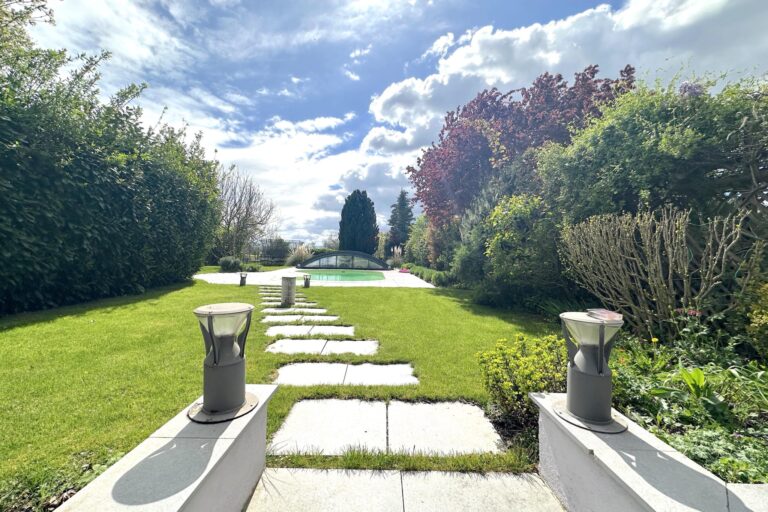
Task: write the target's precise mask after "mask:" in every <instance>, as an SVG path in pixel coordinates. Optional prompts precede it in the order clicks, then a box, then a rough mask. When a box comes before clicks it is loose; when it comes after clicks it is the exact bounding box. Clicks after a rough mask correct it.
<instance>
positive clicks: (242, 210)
mask: <svg viewBox="0 0 768 512" xmlns="http://www.w3.org/2000/svg"><path fill="white" fill-rule="evenodd" d="M219 191H220V197H221V224H220V226H219V229H218V231H217V233H216V242H215V245H214V247H213V249H212V250H211V256H210V257H209V260H211V261H213V262H216V261H218V260H219V258H221V257H223V256H237V257H242V256H243V255H244V254H245V251H246V248H247V247H248V246H249V245H250V243H252V242H254V241H255V239H256V238H258V237H260V235H262V234H263V233H264V232H265V231H266V230H267V228H268V226H269V225H270V223H271V222H272V220H273V219H274V217H275V213H276V208H275V204H274V203H273V202H272V201H271V200H269V199H268V198H267V197H266V196H265V195H264V192H263V191H262V190H261V188H260V187H259V186H258V185H257V184H255V183H254V182H253V180H252V179H251V178H249V177H248V176H246V175H245V174H243V173H242V172H240V171H238V170H237V168H235V166H231V167H230V168H229V169H228V170H226V171H223V172H221V175H220V178H219Z"/></svg>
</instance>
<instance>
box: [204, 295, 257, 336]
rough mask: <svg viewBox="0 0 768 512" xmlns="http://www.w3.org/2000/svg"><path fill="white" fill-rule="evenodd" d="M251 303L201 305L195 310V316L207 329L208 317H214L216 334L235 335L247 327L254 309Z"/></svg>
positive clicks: (214, 333)
mask: <svg viewBox="0 0 768 512" xmlns="http://www.w3.org/2000/svg"><path fill="white" fill-rule="evenodd" d="M253 309H254V307H253V306H252V305H251V304H245V303H242V302H227V303H222V304H209V305H207V306H200V307H199V308H197V309H196V310H195V316H196V317H197V320H198V321H199V322H200V325H202V326H203V328H204V329H205V330H206V331H207V330H208V318H210V317H212V318H213V333H212V334H213V335H214V336H235V335H237V334H240V332H241V331H242V330H243V329H244V328H245V323H246V321H247V320H248V313H250V312H251V311H253Z"/></svg>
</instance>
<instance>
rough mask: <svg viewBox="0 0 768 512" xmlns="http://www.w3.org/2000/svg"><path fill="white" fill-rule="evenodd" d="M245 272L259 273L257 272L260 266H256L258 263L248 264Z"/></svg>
mask: <svg viewBox="0 0 768 512" xmlns="http://www.w3.org/2000/svg"><path fill="white" fill-rule="evenodd" d="M245 270H246V271H247V272H259V271H260V270H261V265H260V264H258V263H249V264H248V265H247V266H246V267H245Z"/></svg>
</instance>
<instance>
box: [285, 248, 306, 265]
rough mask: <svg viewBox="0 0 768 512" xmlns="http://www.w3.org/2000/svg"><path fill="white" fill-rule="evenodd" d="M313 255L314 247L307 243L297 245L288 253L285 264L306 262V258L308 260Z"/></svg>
mask: <svg viewBox="0 0 768 512" xmlns="http://www.w3.org/2000/svg"><path fill="white" fill-rule="evenodd" d="M311 256H312V249H311V248H310V247H309V246H308V245H306V244H301V245H297V246H296V247H294V248H293V249H291V252H290V253H289V254H288V257H287V258H286V259H285V264H286V265H288V266H290V267H293V266H296V265H298V264H299V263H302V262H304V261H305V260H308V259H309V258H310V257H311Z"/></svg>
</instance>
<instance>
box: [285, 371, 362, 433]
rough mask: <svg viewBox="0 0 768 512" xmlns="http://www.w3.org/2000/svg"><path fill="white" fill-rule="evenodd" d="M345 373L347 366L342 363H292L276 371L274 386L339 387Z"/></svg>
mask: <svg viewBox="0 0 768 512" xmlns="http://www.w3.org/2000/svg"><path fill="white" fill-rule="evenodd" d="M346 372H347V365H346V364H344V363H294V364H289V365H286V366H283V367H281V368H280V369H278V370H277V379H275V384H287V385H289V386H314V385H317V384H336V385H339V384H343V383H344V374H345V373H346ZM305 427H306V426H305ZM310 428H311V427H310Z"/></svg>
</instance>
